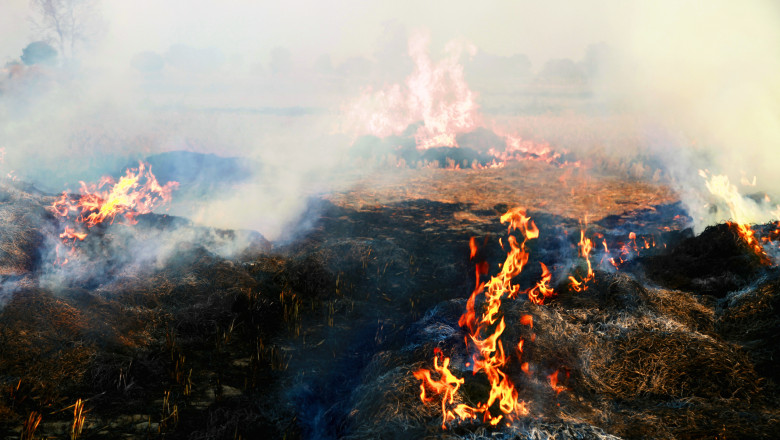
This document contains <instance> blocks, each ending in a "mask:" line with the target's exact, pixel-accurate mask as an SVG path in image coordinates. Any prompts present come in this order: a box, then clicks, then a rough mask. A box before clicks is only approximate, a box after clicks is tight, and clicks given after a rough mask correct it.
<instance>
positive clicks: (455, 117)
mask: <svg viewBox="0 0 780 440" xmlns="http://www.w3.org/2000/svg"><path fill="white" fill-rule="evenodd" d="M429 45H430V37H429V36H428V35H427V34H425V33H422V32H418V33H416V34H413V35H412V36H411V37H410V39H409V43H408V54H409V57H410V58H411V60H412V62H413V63H414V70H413V71H412V72H411V73H410V74H409V76H408V77H407V78H406V80H405V81H404V82H403V83H402V84H401V83H396V84H392V85H388V86H385V87H383V88H381V89H379V90H375V89H373V88H371V87H367V88H365V89H364V90H363V91H362V92H361V94H360V96H359V97H357V98H356V99H354V100H353V101H352V102H349V103H347V104H345V105H344V106H342V117H341V118H340V124H339V126H338V127H337V129H336V130H337V131H339V132H342V133H348V134H352V135H354V136H360V135H365V134H370V135H374V136H377V137H388V136H391V135H401V134H403V133H404V132H406V130H408V129H409V127H410V126H412V125H413V124H418V123H421V124H420V125H419V126H418V127H417V128H416V130H415V132H414V140H415V144H416V146H417V148H418V149H419V150H425V149H428V148H433V147H458V146H459V145H458V142H457V136H458V135H460V134H464V133H469V132H472V131H474V130H475V129H477V128H479V127H484V128H487V127H492V128H491V129H492V131H493V132H494V133H495V134H496V135H497V136H499V137H501V138H503V139H504V143H505V147H504V148H503V150H502V149H500V148H498V149H497V148H491V149H489V150H488V151H487V153H488V154H490V155H492V156H493V157H494V159H493V160H492V161H491V162H489V163H487V164H485V165H482V164H480V163H479V162H478V161H476V160H475V161H474V162H473V163H471V164H470V166H471V167H472V168H477V169H483V168H500V167H503V166H504V165H505V164H506V163H507V162H508V161H510V160H540V161H545V162H554V161H557V160H559V159H561V154H560V153H558V152H555V151H553V148H552V146H551V145H550V144H549V143H547V142H536V141H533V140H529V139H523V138H522V137H520V136H519V135H517V134H516V130H511V129H509V130H508V129H505V128H502V127H501V126H499V125H501V124H497V123H496V122H495V120H493V121H486V120H485V118H484V117H483V115H482V114H481V113H480V111H479V105H478V103H477V94H476V93H475V92H474V91H472V90H471V88H470V87H469V85H468V83H467V82H466V79H465V76H464V73H463V70H464V66H463V64H461V62H460V60H461V58H462V55H463V54H464V53H465V54H468V55H470V56H474V55H475V54H476V48H475V47H474V46H473V45H471V44H468V43H463V42H460V41H450V42H449V43H447V45H446V46H445V49H444V51H445V54H446V55H445V57H444V58H443V59H441V60H439V61H438V62H437V61H434V60H432V59H431V56H430V53H429V49H428V47H429ZM405 165H406V163H405V161H404V162H400V161H399V166H405ZM573 165H574V166H579V163H574V164H573ZM436 166H437V167H439V166H441V167H445V168H447V169H452V170H457V169H461V164H456V163H450V164H447V165H445V164H439V165H436Z"/></svg>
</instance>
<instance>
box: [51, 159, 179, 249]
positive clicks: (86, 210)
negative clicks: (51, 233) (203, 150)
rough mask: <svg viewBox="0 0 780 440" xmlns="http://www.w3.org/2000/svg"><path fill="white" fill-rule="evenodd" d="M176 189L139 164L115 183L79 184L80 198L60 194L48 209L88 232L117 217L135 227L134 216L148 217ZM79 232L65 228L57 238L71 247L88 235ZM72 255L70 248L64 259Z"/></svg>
mask: <svg viewBox="0 0 780 440" xmlns="http://www.w3.org/2000/svg"><path fill="white" fill-rule="evenodd" d="M178 185H179V184H178V183H177V182H168V183H166V184H165V185H160V183H159V182H158V181H157V178H156V177H155V176H154V174H152V169H151V166H149V165H148V164H145V163H144V162H139V163H138V168H130V169H128V170H127V172H126V173H125V175H124V176H122V177H121V178H120V179H119V181H118V182H117V181H114V179H113V178H111V177H103V178H102V179H100V181H99V182H98V183H97V184H86V183H84V182H81V189H80V193H81V194H80V195H79V196H78V197H77V198H75V200H74V198H73V197H71V196H70V195H69V194H68V193H67V192H63V193H62V195H61V196H60V197H59V198H58V199H57V200H56V201H55V202H54V203H53V204H52V205H51V209H52V210H53V212H54V213H55V214H56V215H58V216H60V217H63V218H66V219H67V218H70V216H71V214H75V215H76V218H75V222H76V224H77V225H79V226H80V227H81V228H83V227H85V226H86V228H92V227H93V226H97V225H99V224H101V223H104V222H108V223H109V224H111V223H113V222H114V220H115V219H116V217H117V216H120V217H121V218H122V219H123V220H124V222H125V223H127V224H135V223H137V222H138V221H137V220H136V217H137V216H138V215H141V214H148V213H150V212H152V210H153V209H154V208H156V207H158V206H160V205H163V204H165V203H168V202H169V201H170V199H171V192H172V191H173V190H174V189H175V188H177V187H178ZM81 228H80V229H79V230H77V229H76V228H75V227H73V226H65V230H64V231H63V232H62V233H61V234H60V238H61V239H62V242H63V243H64V244H67V243H68V241H69V240H72V242H73V243H75V242H76V240H78V241H83V240H84V239H85V238H87V235H88V234H87V232H85V231H84V230H83V229H81ZM73 252H74V249H73V248H71V250H70V252H69V254H68V255H71V256H72V255H73ZM57 254H58V258H57V260H58V261H59V262H61V264H66V263H67V261H68V260H67V258H66V259H65V260H61V259H60V257H59V254H60V250H59V249H57Z"/></svg>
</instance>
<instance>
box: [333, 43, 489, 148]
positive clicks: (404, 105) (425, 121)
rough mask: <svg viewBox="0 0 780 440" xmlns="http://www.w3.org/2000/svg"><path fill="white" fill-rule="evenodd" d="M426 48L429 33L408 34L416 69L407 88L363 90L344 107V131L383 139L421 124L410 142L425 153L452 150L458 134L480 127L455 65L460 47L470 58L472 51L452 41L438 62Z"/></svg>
mask: <svg viewBox="0 0 780 440" xmlns="http://www.w3.org/2000/svg"><path fill="white" fill-rule="evenodd" d="M429 45H430V36H428V35H427V34H425V33H419V32H418V33H416V34H414V35H412V36H411V38H410V39H409V46H408V49H409V56H410V57H411V58H412V61H413V62H414V66H415V67H414V71H413V72H412V73H411V75H409V76H408V77H407V78H406V82H405V84H404V85H401V84H393V85H391V86H388V87H386V88H384V89H382V90H379V91H374V90H373V89H371V88H367V89H365V90H364V91H363V93H362V95H361V96H360V97H359V98H358V99H357V100H355V101H354V102H352V103H350V104H349V105H347V106H346V107H345V108H344V109H343V111H344V113H345V115H344V118H343V121H345V122H344V125H345V126H344V127H342V130H344V129H346V131H354V132H358V133H360V134H373V135H375V136H380V137H386V136H389V135H392V134H400V133H402V132H403V131H404V130H406V129H407V127H409V125H411V124H414V123H417V122H420V121H422V125H421V126H420V127H419V128H418V129H417V131H416V133H415V135H414V138H415V142H416V144H417V148H420V149H426V148H431V147H437V146H452V147H456V146H458V144H457V142H456V140H455V136H456V135H458V134H460V133H466V132H469V131H472V130H474V129H475V128H477V127H478V126H480V117H479V113H478V105H477V103H476V94H475V93H474V92H472V91H471V89H470V88H469V86H468V84H467V83H466V80H465V78H464V76H463V66H462V65H461V64H460V62H459V60H460V58H461V54H462V52H463V51H464V49H465V51H466V52H468V53H469V54H471V55H474V53H475V51H476V49H475V48H474V47H473V46H472V45H465V47H464V45H463V44H461V43H459V42H456V41H451V42H449V43H448V44H447V46H446V47H445V52H446V54H447V56H446V57H445V58H444V59H443V60H441V61H439V62H438V63H436V62H434V61H432V60H431V58H430V54H429V51H428V46H429Z"/></svg>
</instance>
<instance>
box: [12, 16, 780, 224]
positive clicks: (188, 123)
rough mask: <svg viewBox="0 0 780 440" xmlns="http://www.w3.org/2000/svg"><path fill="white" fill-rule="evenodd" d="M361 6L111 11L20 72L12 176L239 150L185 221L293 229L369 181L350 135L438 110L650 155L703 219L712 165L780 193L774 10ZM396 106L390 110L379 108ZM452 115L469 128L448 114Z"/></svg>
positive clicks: (73, 179)
mask: <svg viewBox="0 0 780 440" xmlns="http://www.w3.org/2000/svg"><path fill="white" fill-rule="evenodd" d="M142 3H143V2H142ZM345 4H349V6H350V8H346V9H348V10H352V11H354V14H342V13H340V12H338V11H337V10H336V9H338V8H335V9H334V8H332V7H326V6H324V5H309V6H310V7H309V8H298V7H299V6H301V5H300V4H298V5H295V7H293V6H289V7H288V6H278V7H269V6H261V5H256V6H252V5H248V4H244V3H241V4H238V3H236V4H232V3H231V4H229V5H224V6H220V7H216V6H213V5H209V4H207V3H205V2H187V3H186V4H185V3H181V2H179V3H177V2H171V3H166V4H165V5H156V6H153V5H151V4H148V5H147V6H149V7H150V8H153V10H154V11H155V12H156V14H151V16H150V14H144V16H143V18H142V17H140V16H139V15H138V14H137V13H134V12H133V11H132V10H130V9H128V7H125V6H122V5H118V4H114V3H111V4H109V3H105V4H103V5H102V6H103V8H102V10H103V11H104V14H105V17H104V18H105V20H104V21H105V22H106V25H107V26H106V28H107V31H106V33H105V35H104V38H103V39H102V42H101V43H100V44H98V43H97V42H93V43H94V44H92V45H91V46H89V47H88V46H84V47H82V48H81V50H79V51H77V53H78V54H79V58H78V59H75V58H74V59H69V60H65V59H63V57H62V54H60V58H59V60H58V65H56V66H47V65H33V66H22V65H12V64H8V65H7V66H6V67H5V68H4V70H3V72H2V77H1V78H0V91H1V92H0V93H2V94H0V148H4V149H5V158H4V162H3V163H2V164H0V174H2V175H5V174H7V173H11V172H13V175H14V176H17V177H18V178H20V179H24V180H29V181H32V182H34V183H35V184H36V185H37V186H39V187H40V188H42V189H44V190H45V191H49V192H52V193H55V192H60V191H62V190H64V189H70V190H75V189H77V188H78V181H79V180H84V181H87V182H90V181H92V182H94V181H97V180H98V179H99V178H100V177H101V176H103V175H114V176H118V175H119V174H120V173H121V172H122V170H123V168H124V167H126V166H132V165H135V164H137V161H138V160H140V159H145V158H148V157H150V156H154V155H157V154H159V153H165V152H177V151H189V152H195V153H200V154H203V155H205V156H204V157H211V156H209V155H212V154H213V155H216V156H218V157H221V158H232V159H235V160H237V161H239V162H241V163H244V164H246V166H247V167H249V168H250V171H249V172H248V173H247V177H246V178H245V179H239V180H237V179H234V178H233V177H234V176H232V175H230V173H229V172H225V173H223V174H222V175H220V174H211V175H209V179H211V180H214V181H216V182H215V183H214V185H210V186H209V188H210V191H206V192H199V191H188V190H187V188H186V187H182V188H181V190H180V192H179V194H178V196H179V197H178V198H177V194H176V193H174V195H173V200H174V203H173V205H172V206H171V208H170V211H169V212H170V213H173V214H179V215H183V216H187V217H188V218H192V219H193V220H195V221H196V222H197V223H198V224H202V225H210V226H216V227H223V228H239V229H255V230H258V231H260V232H261V233H263V234H265V235H266V236H267V237H269V238H278V237H280V236H281V235H282V233H283V232H284V231H285V229H286V228H288V226H289V225H291V224H299V223H300V222H299V219H300V216H301V215H304V213H305V212H307V211H306V208H307V204H308V200H309V198H310V197H311V196H313V195H317V194H321V193H324V192H327V191H329V190H333V189H334V188H342V187H345V186H347V185H349V184H350V181H351V179H352V178H353V177H354V176H355V175H359V174H360V173H361V172H365V171H364V170H360V169H357V170H356V169H349V168H348V167H345V166H344V161H343V160H342V159H343V157H344V155H345V154H347V152H348V150H349V148H350V144H351V143H352V142H353V140H354V138H348V137H346V136H341V135H338V134H334V127H340V126H341V127H343V126H344V124H349V123H350V121H354V120H357V121H358V122H359V123H365V122H366V121H367V120H368V121H370V120H371V118H376V117H379V118H381V117H382V116H388V117H390V119H393V121H391V122H393V123H394V125H392V126H389V127H390V128H388V130H386V131H388V132H392V133H396V134H397V133H398V132H399V131H402V130H406V127H407V126H408V125H409V124H413V123H415V122H418V121H420V120H422V121H426V119H428V120H430V123H427V122H426V125H425V126H423V127H418V128H417V129H418V130H428V131H430V132H425V133H418V135H420V136H418V137H421V138H429V139H436V138H437V137H438V135H441V134H447V135H450V134H451V133H455V134H458V133H459V132H464V131H469V130H471V129H474V128H475V127H478V126H486V127H487V128H489V129H491V130H493V131H494V132H495V133H498V134H499V135H500V136H503V137H506V138H507V143H508V144H509V141H510V140H511V141H513V142H514V143H517V144H521V143H523V142H531V143H532V144H533V145H540V146H544V148H547V146H548V145H549V147H550V148H551V149H553V150H556V151H559V150H570V151H575V152H577V153H578V154H579V156H580V157H586V156H587V155H588V154H590V153H591V152H592V151H593V150H594V149H599V150H600V151H602V152H603V153H605V154H606V155H615V156H621V155H623V156H627V155H645V156H648V155H652V156H654V157H656V158H658V159H660V160H662V161H663V162H664V171H665V173H666V174H667V175H669V176H671V177H672V178H673V179H674V180H675V182H676V184H677V188H678V191H679V192H680V194H681V196H682V197H683V198H684V200H685V202H686V204H687V206H688V207H689V210H690V211H691V213H692V214H693V216H694V217H695V218H696V219H697V220H698V221H699V224H700V225H704V224H706V223H709V222H713V221H717V220H723V219H724V218H722V217H723V216H724V215H727V214H723V213H724V212H727V211H726V210H720V211H718V212H716V213H715V216H714V217H713V216H712V215H710V209H709V208H707V207H704V205H705V204H706V203H712V202H713V200H712V199H711V198H710V197H709V196H707V189H706V186H705V181H704V179H702V178H701V177H699V175H698V169H700V168H706V169H708V170H709V171H710V172H711V173H712V174H713V175H717V174H726V175H728V176H729V177H730V178H731V181H732V182H739V181H740V180H741V178H742V177H743V176H744V177H745V178H746V179H747V180H749V181H751V182H752V178H753V176H755V177H756V186H755V187H749V188H748V191H752V192H759V191H764V192H768V193H770V194H771V193H772V189H773V188H777V187H778V186H777V184H778V183H780V182H778V180H779V179H780V177H778V175H777V173H775V172H774V171H775V170H776V167H775V166H773V163H774V162H773V160H771V159H772V154H773V150H774V149H775V148H776V145H778V140H780V123H778V121H780V117H779V116H780V99H778V98H780V84H778V83H779V82H780V79H778V76H777V75H776V72H778V71H780V69H779V67H780V60H779V59H778V57H777V55H776V54H777V53H780V52H778V49H780V47H778V46H780V30H779V29H778V28H777V26H775V24H776V23H777V22H778V20H777V19H778V8H777V7H776V6H775V5H774V4H773V3H771V2H754V3H751V4H749V5H740V6H736V5H732V4H729V3H727V2H722V3H709V4H707V5H696V4H693V3H683V4H678V3H675V2H654V3H652V4H646V3H637V4H622V2H621V4H615V3H612V2H608V1H605V2H601V3H598V4H597V5H595V6H588V7H584V6H583V7H580V6H571V7H572V8H573V11H574V12H576V14H573V15H576V16H577V17H579V18H578V19H577V20H573V19H570V18H563V17H561V16H560V14H559V13H558V12H556V11H557V10H558V9H560V8H558V9H556V8H555V7H542V6H538V5H534V4H531V3H523V2H518V3H514V2H513V3H512V4H504V5H503V6H502V7H501V8H499V10H489V9H479V10H474V9H473V8H463V7H462V6H463V5H462V4H457V2H456V4H451V5H448V8H447V9H446V10H442V9H441V8H437V7H434V6H433V5H425V6H417V7H413V6H412V5H410V4H407V3H404V2H400V3H398V4H396V5H394V6H392V7H390V6H388V7H387V8H386V9H382V8H368V7H365V6H362V5H360V4H359V2H353V1H347V2H345ZM13 5H14V6H13V7H11V8H10V12H11V13H12V15H13V16H16V17H22V16H24V14H27V13H29V12H24V10H23V9H25V8H27V5H26V3H25V2H20V1H17V2H15V3H14V4H13ZM138 8H139V9H143V8H141V7H140V6H139V7H138ZM296 8H297V9H296ZM293 9H295V11H304V12H302V13H298V12H295V13H294V12H293ZM341 9H344V8H341ZM412 11H414V13H412ZM442 14H444V15H442ZM445 16H446V20H441V18H444V17H445ZM358 17H359V18H358ZM484 23H490V25H491V32H485V27H484ZM315 24H317V25H321V26H315ZM418 28H422V29H426V28H428V29H430V38H428V39H426V38H423V39H419V38H414V34H411V35H412V38H410V33H409V32H408V31H407V29H418ZM9 29H10V28H9ZM13 29H14V30H13V31H12V32H13V33H14V35H15V38H8V39H4V41H3V43H2V44H0V52H1V53H2V54H4V56H6V57H7V59H8V60H9V61H14V60H18V56H19V54H21V50H22V49H23V44H22V43H20V41H22V40H20V39H19V38H17V37H18V34H19V33H20V31H19V29H18V26H16V27H15V28H13ZM258 29H260V30H259V31H258ZM335 29H343V33H337V32H334V30H335ZM9 32H10V31H9ZM271 37H273V38H271ZM358 37H359V38H358ZM32 40H33V38H32V37H31V41H32ZM449 41H455V43H451V44H450V45H449V46H448V45H447V42H449ZM599 41H603V43H599ZM466 42H469V43H466ZM472 43H473V44H472ZM594 43H595V44H594ZM14 45H15V46H14ZM11 46H14V47H11ZM410 49H411V52H410ZM14 54H16V55H14ZM466 55H468V56H466ZM441 84H444V85H446V86H447V87H444V91H443V92H442V91H441V88H440V87H439V86H440V85H441ZM368 87H370V89H368ZM366 90H373V91H379V92H366ZM429 92H435V93H429ZM436 93H438V94H436ZM361 97H362V98H361ZM383 97H384V99H385V100H388V101H391V102H390V105H384V107H386V108H389V109H390V111H389V112H386V111H385V110H386V109H380V110H378V111H376V112H371V111H369V112H366V111H365V110H366V108H364V107H371V105H373V104H377V101H381V100H382V99H383ZM361 99H363V101H366V106H363V105H358V106H353V107H352V108H353V109H357V110H356V111H355V112H352V113H354V114H351V113H349V112H348V114H351V115H352V116H355V117H354V118H352V119H348V120H347V119H345V118H344V117H343V114H342V113H341V112H342V108H343V107H342V104H344V103H347V104H349V103H355V102H358V103H360V102H362V101H361ZM434 101H436V102H434ZM410 102H411V104H410ZM464 103H465V104H467V105H466V106H465V107H464V106H463V105H462V104H464ZM377 105H379V106H380V107H382V106H383V104H382V103H381V102H379V104H377ZM426 109H428V110H430V111H427V112H426ZM369 110H370V109H369ZM383 112H384V114H383ZM458 112H460V113H458ZM453 114H454V115H456V116H457V115H460V116H463V117H464V120H465V122H464V123H463V124H460V125H458V124H457V123H456V122H457V121H456V120H455V119H456V118H449V120H447V117H448V116H450V115H453ZM442 115H443V116H444V119H445V121H444V123H445V125H441V126H439V125H437V124H438V123H439V120H440V119H442V118H441V117H440V116H442ZM446 124H449V125H446ZM453 124H454V125H453ZM358 125H360V124H358ZM363 125H365V124H363ZM369 131H370V130H369ZM382 133H384V132H382ZM349 134H350V135H354V134H355V133H349ZM357 134H361V133H357ZM362 134H365V133H362ZM450 137H451V136H450ZM510 138H511V139H510ZM434 143H439V141H436V142H434ZM423 144H424V142H423ZM640 171H641V170H640ZM652 171H655V170H654V169H651V170H650V174H652ZM637 174H641V172H637ZM743 189H744V188H743ZM773 196H774V195H773ZM769 211H770V210H768V209H763V210H759V212H762V213H766V212H769ZM765 219H766V216H763V217H761V216H759V217H757V218H755V219H752V220H753V221H762V220H765Z"/></svg>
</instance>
